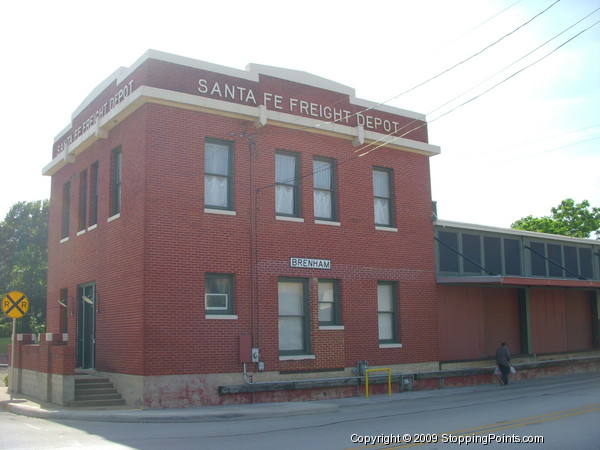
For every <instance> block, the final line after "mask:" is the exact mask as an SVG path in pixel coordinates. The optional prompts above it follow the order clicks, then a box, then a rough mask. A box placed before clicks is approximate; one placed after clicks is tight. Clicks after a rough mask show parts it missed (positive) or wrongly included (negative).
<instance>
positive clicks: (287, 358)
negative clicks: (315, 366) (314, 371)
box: [279, 355, 317, 361]
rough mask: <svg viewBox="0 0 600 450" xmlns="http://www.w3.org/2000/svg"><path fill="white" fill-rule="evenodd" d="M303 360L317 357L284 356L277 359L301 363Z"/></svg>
mask: <svg viewBox="0 0 600 450" xmlns="http://www.w3.org/2000/svg"><path fill="white" fill-rule="evenodd" d="M303 359H317V357H316V356H315V355H285V356H280V357H279V361H302V360H303Z"/></svg>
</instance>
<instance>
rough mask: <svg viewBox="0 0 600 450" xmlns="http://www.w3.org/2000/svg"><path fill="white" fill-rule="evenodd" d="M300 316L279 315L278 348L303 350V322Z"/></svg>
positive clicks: (282, 349) (281, 349)
mask: <svg viewBox="0 0 600 450" xmlns="http://www.w3.org/2000/svg"><path fill="white" fill-rule="evenodd" d="M303 320H304V319H303V318H302V317H279V350H280V351H302V350H304V324H303Z"/></svg>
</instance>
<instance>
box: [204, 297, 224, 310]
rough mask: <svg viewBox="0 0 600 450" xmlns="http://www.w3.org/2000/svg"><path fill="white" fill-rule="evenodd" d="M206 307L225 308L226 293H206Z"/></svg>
mask: <svg viewBox="0 0 600 450" xmlns="http://www.w3.org/2000/svg"><path fill="white" fill-rule="evenodd" d="M206 307H207V308H208V309H225V310H226V309H227V294H207V295H206Z"/></svg>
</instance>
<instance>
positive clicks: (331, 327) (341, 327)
mask: <svg viewBox="0 0 600 450" xmlns="http://www.w3.org/2000/svg"><path fill="white" fill-rule="evenodd" d="M319 330H332V331H335V330H344V325H320V326H319Z"/></svg>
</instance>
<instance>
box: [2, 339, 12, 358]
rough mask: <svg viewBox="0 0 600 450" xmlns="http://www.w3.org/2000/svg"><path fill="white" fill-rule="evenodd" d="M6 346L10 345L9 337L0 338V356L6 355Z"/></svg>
mask: <svg viewBox="0 0 600 450" xmlns="http://www.w3.org/2000/svg"><path fill="white" fill-rule="evenodd" d="M8 344H10V337H3V338H0V355H7V354H8Z"/></svg>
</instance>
